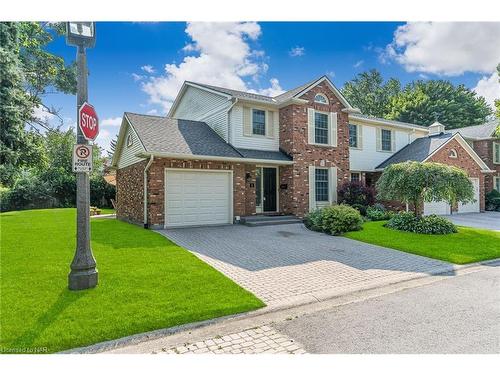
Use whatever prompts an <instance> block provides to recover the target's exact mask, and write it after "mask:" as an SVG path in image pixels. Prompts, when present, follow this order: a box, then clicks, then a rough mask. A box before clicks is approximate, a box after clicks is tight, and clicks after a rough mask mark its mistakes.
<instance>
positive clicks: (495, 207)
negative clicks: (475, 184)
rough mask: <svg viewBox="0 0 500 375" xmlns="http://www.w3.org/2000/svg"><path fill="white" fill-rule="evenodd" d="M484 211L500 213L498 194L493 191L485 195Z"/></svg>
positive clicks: (499, 197) (499, 196)
mask: <svg viewBox="0 0 500 375" xmlns="http://www.w3.org/2000/svg"><path fill="white" fill-rule="evenodd" d="M485 198H486V210H488V211H500V193H499V192H498V191H497V190H495V189H493V190H492V191H490V192H489V193H488V194H486V197H485Z"/></svg>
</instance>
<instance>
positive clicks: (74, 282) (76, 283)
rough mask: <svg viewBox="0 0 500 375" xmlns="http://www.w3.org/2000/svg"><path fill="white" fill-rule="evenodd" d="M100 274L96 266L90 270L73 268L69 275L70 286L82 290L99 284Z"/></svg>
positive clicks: (72, 288)
mask: <svg viewBox="0 0 500 375" xmlns="http://www.w3.org/2000/svg"><path fill="white" fill-rule="evenodd" d="M98 279H99V275H98V273H97V270H96V269H95V268H91V269H88V270H71V272H70V273H69V275H68V287H69V289H70V290H82V289H89V288H94V287H96V286H97V282H98Z"/></svg>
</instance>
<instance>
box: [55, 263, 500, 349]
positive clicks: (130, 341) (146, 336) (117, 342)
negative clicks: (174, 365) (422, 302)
mask: <svg viewBox="0 0 500 375" xmlns="http://www.w3.org/2000/svg"><path fill="white" fill-rule="evenodd" d="M496 263H498V265H499V266H500V258H496V259H491V260H487V261H481V262H475V263H470V264H464V265H456V264H450V265H451V266H452V267H451V268H450V267H439V268H437V269H434V270H432V271H430V272H429V273H427V274H425V275H418V276H414V277H409V278H406V279H399V280H397V281H394V282H388V283H385V284H381V285H376V286H371V287H368V288H364V289H363V288H361V289H354V288H353V289H352V290H348V291H344V292H338V291H337V292H330V293H329V292H328V291H322V292H320V293H309V294H306V295H304V296H300V297H299V298H294V299H293V300H290V301H289V303H283V304H280V305H276V306H266V307H263V308H261V309H258V310H254V311H249V312H245V313H239V314H232V315H226V316H222V317H218V318H214V319H209V320H204V321H200V322H193V323H187V324H182V325H178V326H174V327H169V328H161V329H158V330H154V331H149V332H143V333H137V334H134V335H130V336H126V337H122V338H119V339H114V340H109V341H103V342H100V343H97V344H92V345H89V346H86V347H79V348H73V349H69V350H65V351H62V352H59V354H95V353H102V352H106V351H110V350H113V349H119V348H122V347H125V346H130V345H136V344H140V343H142V342H145V341H148V340H154V339H158V338H161V337H165V336H172V335H174V334H177V333H181V332H186V331H190V330H194V329H198V328H203V327H208V326H212V325H215V324H217V323H220V322H222V321H229V320H234V321H236V320H242V319H247V318H257V317H259V316H262V315H265V314H269V313H275V312H279V311H283V310H288V309H292V308H295V307H301V306H306V305H311V304H314V303H317V302H326V301H328V300H333V299H336V298H339V297H343V296H347V295H351V294H355V293H359V292H366V291H370V290H376V289H380V288H384V287H389V286H394V285H397V284H400V283H405V282H410V281H415V280H418V279H425V278H429V277H432V276H438V275H446V274H448V273H455V272H456V271H460V270H464V269H468V268H472V267H478V266H490V265H496Z"/></svg>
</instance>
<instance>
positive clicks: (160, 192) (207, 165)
mask: <svg viewBox="0 0 500 375" xmlns="http://www.w3.org/2000/svg"><path fill="white" fill-rule="evenodd" d="M165 168H181V169H209V170H232V171H233V214H234V216H245V215H251V214H254V213H255V187H254V188H253V189H252V188H251V187H250V185H251V184H250V180H248V181H246V174H245V173H246V171H247V170H251V169H252V167H251V166H250V165H245V164H242V163H229V162H220V161H206V160H178V159H165V158H160V159H155V160H154V161H153V163H152V164H151V166H150V167H149V170H148V196H149V199H148V224H149V225H150V226H152V227H163V225H164V222H165V217H164V216H165ZM253 172H254V175H255V166H253ZM254 186H255V185H254ZM252 201H253V206H252Z"/></svg>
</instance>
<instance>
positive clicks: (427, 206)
mask: <svg viewBox="0 0 500 375" xmlns="http://www.w3.org/2000/svg"><path fill="white" fill-rule="evenodd" d="M432 214H435V215H449V214H450V205H449V204H448V203H447V202H445V201H439V202H424V215H432Z"/></svg>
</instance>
